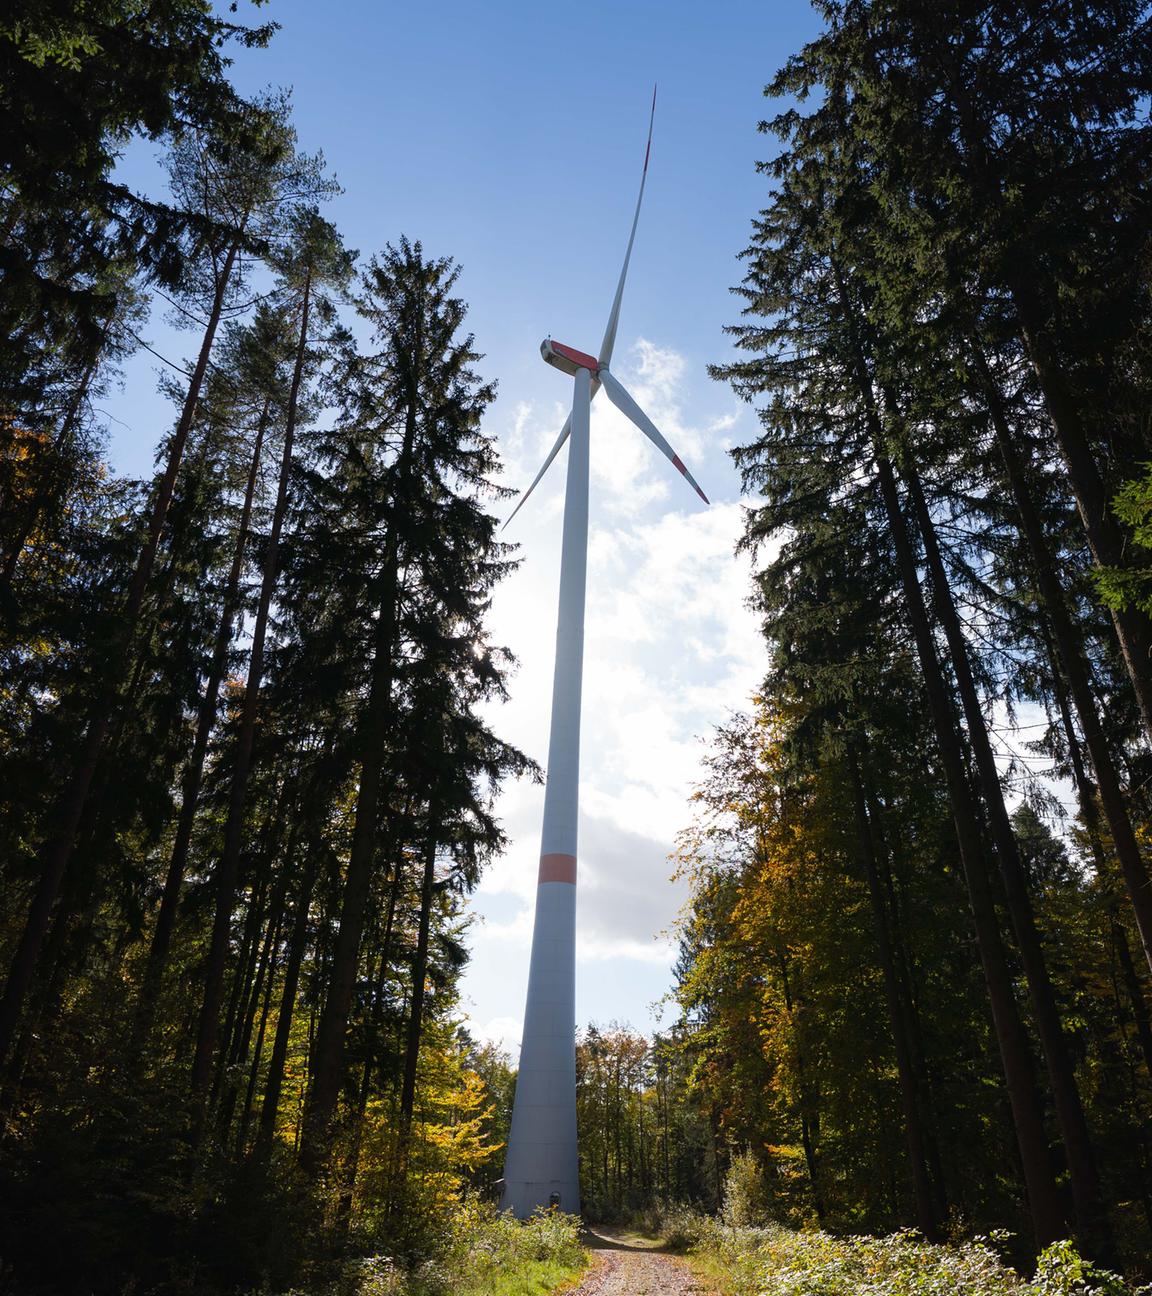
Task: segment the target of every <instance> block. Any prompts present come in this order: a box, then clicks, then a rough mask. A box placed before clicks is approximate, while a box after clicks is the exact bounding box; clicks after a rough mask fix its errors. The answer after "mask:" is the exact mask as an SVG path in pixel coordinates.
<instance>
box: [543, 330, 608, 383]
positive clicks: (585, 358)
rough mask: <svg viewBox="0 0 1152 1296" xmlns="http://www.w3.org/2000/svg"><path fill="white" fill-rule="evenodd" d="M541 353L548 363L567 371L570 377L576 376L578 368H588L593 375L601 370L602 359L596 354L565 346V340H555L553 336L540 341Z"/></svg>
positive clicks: (564, 371) (563, 371)
mask: <svg viewBox="0 0 1152 1296" xmlns="http://www.w3.org/2000/svg"><path fill="white" fill-rule="evenodd" d="M540 354H541V355H542V356H543V357H544V360H545V362H546V363H547V364H550V365H551V366H552V367H553V368H554V369H559V370H560V371H561V372H562V373H566V374H567V375H568V376H569V377H570V378H574V377H575V376H576V371H577V369H587V370H588V372H589V373H590V374H592V376H593V377H595V376H596V374H598V373H599V372H600V361H599V360H597V359H596V357H595V356H590V355H588V354H586V353H585V352H583V351H577V350H576V348H575V347H570V346H565V345H564V343H563V342H553V341H552V339H551V338H545V339H544V341H543V342H541V343H540Z"/></svg>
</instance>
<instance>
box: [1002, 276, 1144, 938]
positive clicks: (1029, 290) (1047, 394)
mask: <svg viewBox="0 0 1152 1296" xmlns="http://www.w3.org/2000/svg"><path fill="white" fill-rule="evenodd" d="M1028 277H1029V276H1028V273H1027V272H1024V273H1021V274H1019V275H1015V276H1013V278H1012V280H1011V282H1010V284H1009V289H1010V291H1011V293H1012V300H1013V303H1014V305H1015V306H1016V310H1017V313H1018V315H1019V319H1020V326H1021V332H1022V334H1023V340H1024V345H1025V348H1026V349H1027V351H1028V355H1029V357H1030V359H1031V361H1032V365H1033V368H1034V369H1035V371H1036V377H1037V379H1038V380H1039V383H1040V390H1041V392H1042V393H1043V396H1044V404H1045V406H1046V407H1047V410H1048V416H1049V417H1050V418H1051V420H1052V426H1053V427H1054V428H1055V430H1056V438H1057V440H1058V441H1059V443H1060V450H1061V453H1062V454H1063V456H1064V464H1065V466H1066V467H1067V469H1068V480H1069V484H1070V485H1071V487H1072V493H1073V495H1074V496H1075V498H1076V507H1077V510H1078V511H1079V513H1080V521H1081V523H1082V524H1083V527H1084V534H1085V536H1087V538H1088V547H1089V549H1091V551H1092V557H1093V558H1094V559H1095V560H1096V562H1097V563H1098V564H1099V565H1100V566H1101V567H1126V566H1128V565H1129V564H1128V561H1127V559H1126V557H1125V553H1124V549H1125V541H1124V533H1123V531H1122V529H1121V527H1120V523H1119V522H1118V520H1117V519H1116V517H1115V516H1114V515H1113V513H1112V508H1111V500H1110V498H1109V495H1108V492H1107V490H1106V489H1105V487H1104V483H1103V481H1102V480H1101V478H1100V472H1099V469H1098V468H1097V467H1096V461H1095V459H1094V457H1093V455H1092V450H1091V447H1090V446H1089V443H1088V437H1087V434H1086V431H1085V428H1084V421H1083V419H1082V417H1081V414H1080V410H1079V408H1078V407H1077V403H1076V399H1075V397H1074V396H1073V394H1072V392H1071V389H1070V387H1069V384H1068V381H1067V379H1066V377H1065V375H1064V371H1063V366H1062V362H1061V360H1060V357H1059V355H1058V353H1057V349H1056V347H1055V345H1054V344H1053V342H1052V339H1051V337H1050V336H1049V334H1048V330H1047V328H1046V327H1045V323H1044V311H1043V308H1042V306H1041V304H1040V300H1039V297H1038V295H1037V293H1036V291H1035V289H1034V288H1033V286H1032V285H1031V284H1030V283H1029V282H1028ZM1112 621H1113V624H1114V625H1115V627H1116V637H1117V639H1118V640H1119V641H1120V651H1121V653H1122V654H1123V657H1124V665H1125V666H1126V667H1127V669H1128V677H1129V679H1131V681H1132V688H1133V689H1134V690H1135V693H1136V700H1137V702H1138V703H1139V705H1140V715H1141V718H1142V719H1143V721H1144V728H1145V731H1146V732H1147V734H1148V736H1149V737H1150V738H1152V662H1150V660H1149V653H1150V652H1152V628H1150V626H1149V623H1148V618H1147V617H1146V616H1145V615H1144V614H1143V613H1141V612H1137V611H1135V610H1134V609H1129V610H1128V611H1125V612H1119V611H1113V613H1112ZM1142 935H1143V933H1142Z"/></svg>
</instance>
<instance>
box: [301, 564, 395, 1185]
mask: <svg viewBox="0 0 1152 1296" xmlns="http://www.w3.org/2000/svg"><path fill="white" fill-rule="evenodd" d="M385 564H386V566H385V570H384V573H383V577H384V590H383V596H382V598H381V601H380V607H379V616H378V617H377V620H376V639H375V644H374V653H373V662H372V684H371V689H370V692H369V697H368V705H367V708H366V713H365V716H364V727H363V733H362V737H361V742H362V747H363V751H364V756H363V759H362V761H361V766H360V786H359V790H358V793H357V797H356V822H355V826H354V828H353V830H352V848H351V851H350V852H349V858H348V871H347V874H346V876H345V881H344V893H343V900H342V904H341V909H340V927H339V930H338V931H337V934H336V948H335V951H334V952H333V957H332V970H331V976H330V980H329V983H328V996H327V998H326V999H325V1001H324V1010H323V1012H322V1013H321V1015H320V1025H319V1027H318V1029H317V1033H316V1049H315V1056H314V1060H313V1071H312V1087H311V1089H310V1091H309V1095H308V1104H307V1107H306V1110H305V1114H304V1132H303V1137H302V1141H301V1161H302V1163H303V1164H304V1166H305V1168H306V1169H308V1170H315V1169H317V1168H318V1167H319V1166H320V1165H321V1164H322V1162H323V1161H324V1159H325V1158H326V1156H327V1149H328V1141H329V1137H330V1127H331V1123H332V1118H333V1116H334V1115H335V1112H336V1103H337V1101H338V1099H339V1096H340V1086H341V1085H342V1083H343V1080H344V1035H345V1032H346V1030H347V1028H348V1015H349V1012H350V1011H351V1008H352V995H353V991H354V989H355V986H356V969H357V965H358V963H359V955H360V938H361V936H362V935H363V933H364V915H365V911H366V909H367V905H368V893H369V891H370V890H371V884H372V872H373V865H374V863H375V856H376V835H377V834H376V821H377V818H378V815H379V807H380V794H381V789H382V786H383V775H384V757H385V751H386V738H387V730H388V715H389V712H390V709H391V702H392V673H393V668H392V641H393V638H394V635H395V623H396V583H397V577H398V572H397V566H398V560H397V554H396V548H395V543H394V542H393V543H391V544H390V545H389V550H388V552H387V553H386V555H385Z"/></svg>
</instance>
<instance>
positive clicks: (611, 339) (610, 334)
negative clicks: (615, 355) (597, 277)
mask: <svg viewBox="0 0 1152 1296" xmlns="http://www.w3.org/2000/svg"><path fill="white" fill-rule="evenodd" d="M655 120H656V87H655V86H653V87H652V113H651V116H650V117H649V118H648V147H647V148H646V149H645V150H644V171H643V173H642V174H641V176H640V194H639V196H638V197H637V199H636V215H635V216H633V217H632V232H631V234H629V235H628V250H627V251H626V252H625V253H624V265H623V267H622V268H621V270H620V282H619V283H618V284H617V285H616V297H615V300H614V301H613V302H612V311H611V313H610V314H609V316H608V327H607V328H606V329H605V330H604V341H603V342H601V343H600V363H601V364H602V365H606V364H608V363H610V361H611V359H612V349H613V347H615V345H616V324H617V321H618V320H619V319H620V303H621V301H622V300H623V298H624V280H625V279H627V277H628V262H629V260H631V257H632V244H633V242H634V241H635V239H636V226H637V225H638V224H639V223H640V204H641V203H642V202H643V201H644V183H645V181H646V180H647V179H648V155H649V153H651V151H652V124H653V122H655Z"/></svg>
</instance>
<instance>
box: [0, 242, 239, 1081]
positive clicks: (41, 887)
mask: <svg viewBox="0 0 1152 1296" xmlns="http://www.w3.org/2000/svg"><path fill="white" fill-rule="evenodd" d="M243 228H244V226H243V223H242V224H241V227H240V232H239V234H238V235H237V238H236V240H235V241H234V242H233V243H232V245H231V246H230V247H229V249H228V254H227V257H226V258H225V261H224V266H223V269H222V271H221V274H220V278H219V280H218V282H217V286H216V293H215V296H214V298H213V301H212V310H211V312H210V314H209V316H208V324H207V327H206V328H205V330H204V337H203V340H202V341H201V344H200V354H199V355H198V356H197V358H196V365H195V368H194V369H193V371H192V377H191V379H190V380H189V383H188V392H187V394H186V396H185V398H184V406H183V409H182V410H181V412H180V418H179V420H178V421H177V424H176V430H175V432H174V433H173V435H172V440H171V442H170V444H169V447H168V461H167V463H166V465H165V468H164V474H163V476H162V477H161V479H160V485H159V489H158V490H157V492H156V497H155V499H154V500H153V503H152V510H151V513H150V515H149V519H148V531H147V535H146V537H145V540H144V544H143V546H142V547H141V550H140V554H139V557H138V558H137V561H136V567H135V569H134V571H133V573H132V579H131V581H130V582H129V585H128V590H127V593H126V596H125V600H124V609H123V611H122V613H121V615H120V619H119V625H118V627H117V634H116V636H115V641H114V643H113V645H112V647H111V650H110V654H109V656H110V664H109V669H108V673H107V677H106V680H105V682H104V684H103V686H102V687H101V689H100V693H99V696H98V698H97V700H96V701H95V702H94V703H93V706H92V711H91V713H90V715H89V718H88V724H87V728H86V730H85V734H84V739H83V742H82V743H81V746H80V752H79V755H78V757H77V759H76V762H75V764H74V766H73V769H72V773H71V776H70V778H69V780H68V783H67V786H66V787H65V789H64V791H63V793H62V794H61V796H60V799H59V802H58V806H57V810H56V813H55V815H54V816H53V818H52V821H51V822H52V823H53V824H54V830H53V832H52V835H51V836H49V837H48V838H47V839H46V840H45V841H44V842H43V843H42V845H41V850H40V856H41V860H42V864H41V873H40V881H39V884H38V885H37V888H36V893H35V895H34V896H33V899H32V904H31V906H30V907H29V910H28V916H27V918H26V920H25V923H24V928H23V931H22V932H21V936H20V940H19V943H18V944H17V946H16V951H15V954H14V955H13V958H12V964H11V968H10V970H9V973H8V980H7V983H6V985H5V987H4V995H3V998H2V999H0V1061H2V1060H3V1059H4V1058H5V1057H6V1056H7V1055H8V1050H9V1049H10V1048H11V1045H12V1039H13V1036H14V1034H15V1031H16V1027H17V1025H18V1024H19V1020H20V1014H21V1011H22V1010H23V1006H24V999H25V996H26V995H27V993H28V987H29V985H30V984H31V981H32V976H33V973H34V972H35V970H36V961H37V958H38V957H39V954H40V947H41V945H42V944H43V942H44V936H45V933H46V932H47V930H48V923H49V920H50V919H51V916H52V907H53V905H54V904H55V903H56V897H57V896H58V895H59V893H60V884H61V883H62V882H63V880H64V874H65V872H66V870H67V868H68V861H69V859H70V858H71V855H72V847H73V843H74V842H75V840H76V830H77V828H78V827H79V825H80V819H81V816H82V815H83V813H84V806H85V804H86V802H87V800H88V792H89V789H90V788H91V786H92V779H93V776H94V775H95V773H96V767H97V765H98V764H99V762H100V756H101V753H102V752H103V750H104V740H105V737H106V736H107V733H108V728H109V725H110V724H111V721H112V717H113V714H114V712H115V710H116V703H117V699H118V697H119V693H120V689H119V684H118V678H119V676H118V672H117V669H116V667H117V664H118V661H117V659H118V657H119V656H120V655H121V654H127V653H128V650H129V647H130V644H131V641H132V638H133V636H134V633H135V630H136V626H137V622H138V621H139V618H140V609H141V606H142V605H143V602H144V594H145V591H146V589H147V586H148V579H149V577H150V576H151V574H152V568H153V566H154V565H155V562H156V551H157V547H158V546H159V543H160V533H161V531H162V530H163V529H164V520H165V518H166V517H167V516H168V507H169V505H170V504H171V502H172V494H173V491H174V490H175V486H176V476H177V473H178V472H179V469H180V461H181V459H182V457H183V454H184V446H185V444H186V443H187V440H188V433H189V431H190V430H191V428H192V420H193V418H194V416H195V413H196V406H197V403H198V401H199V399H200V389H201V386H202V385H203V382H204V375H205V373H206V372H207V369H208V358H209V355H210V354H211V351H212V344H213V342H214V341H215V338H216V330H217V328H218V327H219V324H220V316H221V314H222V312H223V310H224V298H225V294H226V292H227V288H228V282H229V280H230V278H231V275H232V270H233V267H234V265H235V262H236V256H237V254H238V253H239V250H240V241H241V236H242V234H243Z"/></svg>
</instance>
